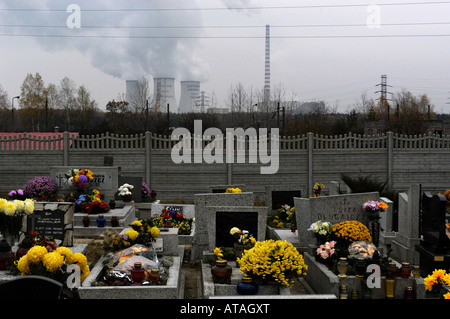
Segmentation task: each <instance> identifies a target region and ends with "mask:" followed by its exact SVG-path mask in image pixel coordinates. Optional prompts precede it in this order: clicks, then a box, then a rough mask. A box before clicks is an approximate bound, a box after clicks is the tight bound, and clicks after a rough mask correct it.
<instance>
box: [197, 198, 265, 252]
mask: <svg viewBox="0 0 450 319" xmlns="http://www.w3.org/2000/svg"><path fill="white" fill-rule="evenodd" d="M205 213H206V217H207V219H208V220H209V223H208V243H209V246H208V247H209V250H210V251H213V250H214V248H216V247H222V246H223V247H233V245H234V242H235V238H234V237H233V236H232V235H231V234H230V230H231V228H233V227H237V228H239V229H240V230H247V231H248V232H249V234H250V235H253V237H255V239H256V240H258V241H264V240H265V237H266V225H267V207H263V206H228V207H227V206H208V207H206V209H205Z"/></svg>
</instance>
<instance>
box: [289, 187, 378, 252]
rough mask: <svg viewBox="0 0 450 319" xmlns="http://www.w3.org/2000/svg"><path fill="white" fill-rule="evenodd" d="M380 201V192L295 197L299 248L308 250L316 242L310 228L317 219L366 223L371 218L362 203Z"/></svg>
mask: <svg viewBox="0 0 450 319" xmlns="http://www.w3.org/2000/svg"><path fill="white" fill-rule="evenodd" d="M369 200H373V201H379V200H380V196H379V194H378V192H370V193H354V194H344V195H330V196H321V197H311V198H298V197H295V198H294V203H295V217H296V220H297V232H298V238H299V246H298V247H299V249H301V250H302V251H306V250H308V248H309V245H315V244H316V238H315V237H314V234H313V233H312V232H311V231H308V228H309V227H310V226H311V224H312V223H315V222H317V221H319V220H320V221H323V222H325V221H326V222H330V223H331V224H337V223H340V222H343V221H346V220H356V221H359V222H361V223H363V224H365V225H367V224H368V221H369V219H368V218H367V214H365V212H364V210H363V209H362V205H363V204H364V203H365V202H367V201H369Z"/></svg>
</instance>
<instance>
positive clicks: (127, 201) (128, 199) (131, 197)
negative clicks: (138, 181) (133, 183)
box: [121, 195, 133, 203]
mask: <svg viewBox="0 0 450 319" xmlns="http://www.w3.org/2000/svg"><path fill="white" fill-rule="evenodd" d="M121 197H122V201H124V202H125V203H129V202H131V200H132V199H133V196H131V195H124V196H121Z"/></svg>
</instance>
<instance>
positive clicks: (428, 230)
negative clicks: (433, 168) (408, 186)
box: [422, 192, 450, 254]
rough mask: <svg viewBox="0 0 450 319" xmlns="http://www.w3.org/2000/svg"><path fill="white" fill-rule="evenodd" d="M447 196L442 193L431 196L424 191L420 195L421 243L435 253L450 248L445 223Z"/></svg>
mask: <svg viewBox="0 0 450 319" xmlns="http://www.w3.org/2000/svg"><path fill="white" fill-rule="evenodd" d="M446 208H447V198H445V196H443V195H434V196H432V195H431V194H430V193H429V192H425V193H424V194H423V196H422V232H423V244H424V245H425V246H426V247H427V248H428V249H429V250H431V251H434V252H435V253H442V254H446V253H447V252H448V250H449V248H450V239H449V236H448V234H447V229H446V228H447V227H446V224H447V223H448V222H449V218H450V214H447V213H446Z"/></svg>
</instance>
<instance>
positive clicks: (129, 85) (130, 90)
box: [125, 80, 139, 104]
mask: <svg viewBox="0 0 450 319" xmlns="http://www.w3.org/2000/svg"><path fill="white" fill-rule="evenodd" d="M138 83H139V81H138V80H127V81H126V82H125V84H126V92H125V101H126V102H128V103H129V104H131V103H133V100H135V99H136V96H137V94H138Z"/></svg>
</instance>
